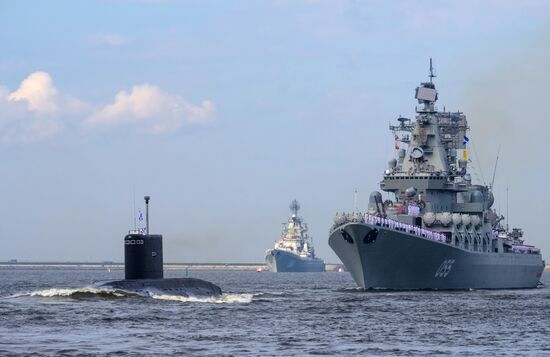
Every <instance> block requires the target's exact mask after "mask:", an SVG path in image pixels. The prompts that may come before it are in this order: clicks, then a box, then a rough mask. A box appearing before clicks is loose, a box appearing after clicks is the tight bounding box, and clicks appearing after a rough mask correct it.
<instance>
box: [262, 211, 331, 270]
mask: <svg viewBox="0 0 550 357" xmlns="http://www.w3.org/2000/svg"><path fill="white" fill-rule="evenodd" d="M290 210H291V211H292V215H291V216H290V217H288V221H287V223H283V227H282V234H281V237H280V238H279V239H278V240H277V241H276V242H275V247H274V248H273V249H268V250H267V251H266V256H265V262H266V264H267V266H268V268H269V270H270V271H272V272H323V271H325V262H324V261H323V260H322V259H319V258H317V257H316V256H315V249H314V248H313V244H312V239H311V237H310V236H309V235H308V233H307V231H308V226H307V224H306V223H305V222H304V220H303V218H302V217H300V216H298V211H299V210H300V204H299V203H298V201H296V200H293V201H292V202H291V203H290Z"/></svg>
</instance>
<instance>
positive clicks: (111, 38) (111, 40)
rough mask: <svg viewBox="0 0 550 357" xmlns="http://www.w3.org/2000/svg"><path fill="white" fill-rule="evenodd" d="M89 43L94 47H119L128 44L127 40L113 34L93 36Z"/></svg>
mask: <svg viewBox="0 0 550 357" xmlns="http://www.w3.org/2000/svg"><path fill="white" fill-rule="evenodd" d="M90 41H91V42H92V43H94V44H96V45H107V46H113V47H114V46H121V45H125V44H127V43H128V38H127V37H125V36H122V35H117V34H114V33H102V34H94V35H92V36H90Z"/></svg>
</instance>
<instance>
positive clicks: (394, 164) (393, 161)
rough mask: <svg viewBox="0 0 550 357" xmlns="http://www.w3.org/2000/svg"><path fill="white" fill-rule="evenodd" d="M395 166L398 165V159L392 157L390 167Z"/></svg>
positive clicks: (389, 162)
mask: <svg viewBox="0 0 550 357" xmlns="http://www.w3.org/2000/svg"><path fill="white" fill-rule="evenodd" d="M395 166H397V160H396V159H391V160H390V161H388V167H389V168H390V169H393V168H395Z"/></svg>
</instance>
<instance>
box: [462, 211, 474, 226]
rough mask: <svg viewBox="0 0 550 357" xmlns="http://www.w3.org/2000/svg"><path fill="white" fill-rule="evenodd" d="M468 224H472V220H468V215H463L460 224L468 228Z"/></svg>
mask: <svg viewBox="0 0 550 357" xmlns="http://www.w3.org/2000/svg"><path fill="white" fill-rule="evenodd" d="M470 223H472V220H471V219H470V215H467V214H463V215H462V224H464V225H465V226H469V225H470Z"/></svg>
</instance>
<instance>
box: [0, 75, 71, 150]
mask: <svg viewBox="0 0 550 357" xmlns="http://www.w3.org/2000/svg"><path fill="white" fill-rule="evenodd" d="M58 101H59V95H58V93H57V90H56V89H55V86H54V84H53V81H52V78H51V77H50V75H49V74H48V73H46V72H34V73H31V74H30V75H29V76H28V77H27V78H26V79H24V80H23V81H22V82H21V84H20V85H19V88H18V89H17V90H15V91H13V92H11V93H10V92H9V90H8V88H6V87H0V138H1V140H2V141H3V142H7V143H29V142H33V141H38V140H42V139H46V138H49V137H51V136H53V135H55V134H57V133H58V132H59V131H61V130H62V128H63V124H62V122H61V121H60V120H59V118H58V117H57V113H58V112H59V102H58Z"/></svg>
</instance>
